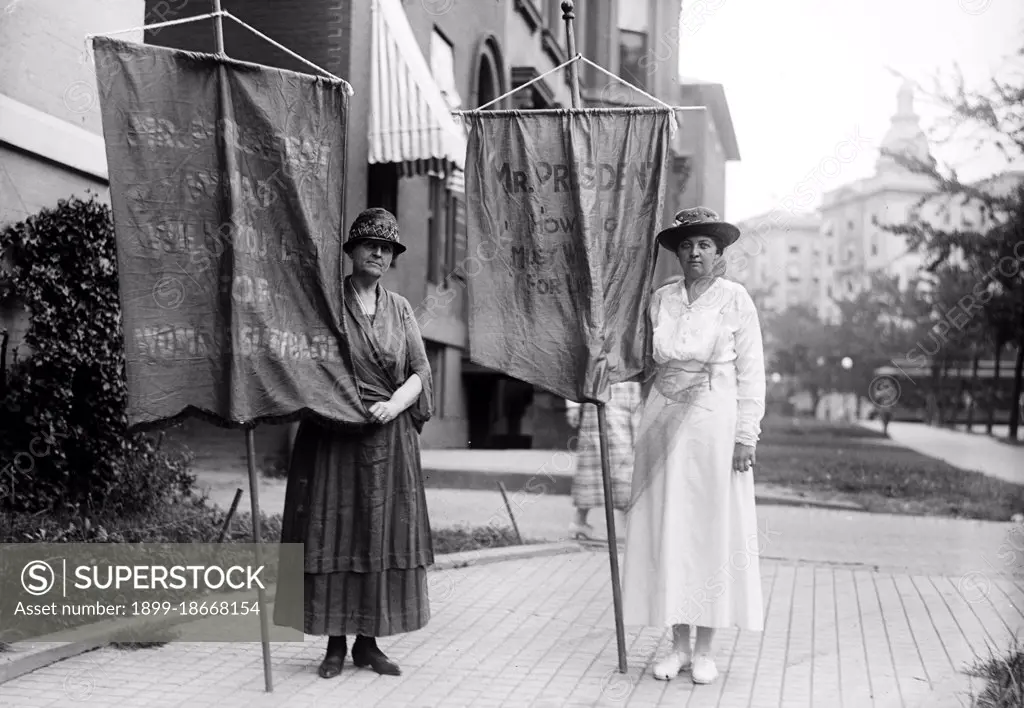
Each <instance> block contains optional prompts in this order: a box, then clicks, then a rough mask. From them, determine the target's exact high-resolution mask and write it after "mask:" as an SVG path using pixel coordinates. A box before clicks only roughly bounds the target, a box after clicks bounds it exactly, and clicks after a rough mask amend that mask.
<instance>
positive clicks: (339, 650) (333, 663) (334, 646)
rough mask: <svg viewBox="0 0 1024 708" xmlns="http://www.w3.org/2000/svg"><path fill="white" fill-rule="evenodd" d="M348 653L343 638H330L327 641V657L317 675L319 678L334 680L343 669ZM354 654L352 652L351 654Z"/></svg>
mask: <svg viewBox="0 0 1024 708" xmlns="http://www.w3.org/2000/svg"><path fill="white" fill-rule="evenodd" d="M347 653H348V646H347V645H346V643H345V637H331V638H329V639H328V640H327V655H326V656H325V657H324V660H323V661H322V662H321V663H320V669H319V670H318V672H317V673H319V674H320V678H325V679H329V678H334V677H335V676H337V675H338V674H340V673H341V670H342V669H343V668H344V667H345V654H347ZM353 653H354V652H353Z"/></svg>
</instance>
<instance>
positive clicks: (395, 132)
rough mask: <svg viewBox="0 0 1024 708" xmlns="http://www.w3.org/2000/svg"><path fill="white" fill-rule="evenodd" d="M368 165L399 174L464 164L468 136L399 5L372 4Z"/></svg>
mask: <svg viewBox="0 0 1024 708" xmlns="http://www.w3.org/2000/svg"><path fill="white" fill-rule="evenodd" d="M372 31H373V36H372V49H371V60H370V61H371V64H372V68H371V78H370V93H371V95H370V135H369V138H370V158H369V161H370V163H371V164H380V163H394V164H397V165H398V166H399V170H400V172H401V174H403V175H412V174H423V173H426V172H428V171H438V172H444V173H447V172H449V171H450V170H451V168H452V167H453V166H454V167H457V168H459V169H462V168H463V167H464V166H465V162H466V133H465V131H464V130H463V128H461V127H460V126H459V125H458V124H457V123H456V122H455V119H454V118H453V117H452V115H451V111H450V109H449V107H448V104H447V102H446V101H445V98H444V96H443V95H442V93H441V89H440V88H439V87H438V85H437V83H436V82H435V81H434V77H433V75H432V74H431V72H430V65H429V64H428V63H427V60H426V58H425V57H424V56H423V52H421V51H420V47H419V44H418V43H417V41H416V36H415V35H414V34H413V31H412V27H411V26H410V25H409V20H408V18H407V17H406V16H405V10H404V9H403V7H402V3H401V0H373V28H372Z"/></svg>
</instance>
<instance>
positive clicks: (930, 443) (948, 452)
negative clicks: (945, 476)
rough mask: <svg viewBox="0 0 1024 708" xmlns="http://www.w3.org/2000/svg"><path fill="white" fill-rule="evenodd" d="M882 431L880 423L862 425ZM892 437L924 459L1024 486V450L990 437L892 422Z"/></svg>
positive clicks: (916, 424)
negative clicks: (927, 458) (928, 458)
mask: <svg viewBox="0 0 1024 708" xmlns="http://www.w3.org/2000/svg"><path fill="white" fill-rule="evenodd" d="M862 424H863V425H864V426H865V427H868V428H871V429H873V430H881V429H882V424H881V423H879V422H877V421H868V422H864V423H862ZM889 437H891V438H892V439H893V440H894V441H895V442H897V443H899V444H900V445H904V446H906V447H909V448H910V449H911V450H916V451H917V452H920V453H921V454H923V455H928V456H930V457H935V458H938V459H940V460H945V461H946V462H948V463H949V464H951V465H953V466H954V467H960V468H962V469H965V470H974V471H977V472H982V473H984V474H987V475H989V476H992V477H997V478H999V479H1003V480H1006V481H1008V482H1016V483H1017V484H1024V447H1022V446H1015V445H1007V444H1005V443H1001V442H999V441H998V440H995V439H993V438H991V437H989V436H988V435H978V434H972V433H967V432H965V431H962V430H950V429H948V428H934V427H932V426H929V425H925V424H923V423H904V422H892V423H890V424H889Z"/></svg>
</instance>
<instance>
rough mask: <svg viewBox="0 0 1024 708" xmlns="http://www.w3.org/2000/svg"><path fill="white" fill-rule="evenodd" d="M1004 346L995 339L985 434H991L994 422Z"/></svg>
mask: <svg viewBox="0 0 1024 708" xmlns="http://www.w3.org/2000/svg"><path fill="white" fill-rule="evenodd" d="M1005 346H1006V342H1004V341H1002V340H997V341H996V363H995V367H994V368H993V371H992V383H991V384H989V390H988V422H987V423H986V424H985V434H986V435H991V434H992V426H993V425H995V422H996V404H997V402H998V400H997V399H998V396H996V392H997V391H998V390H999V373H1000V370H1001V366H1000V365H1001V364H1002V363H1003V347H1005Z"/></svg>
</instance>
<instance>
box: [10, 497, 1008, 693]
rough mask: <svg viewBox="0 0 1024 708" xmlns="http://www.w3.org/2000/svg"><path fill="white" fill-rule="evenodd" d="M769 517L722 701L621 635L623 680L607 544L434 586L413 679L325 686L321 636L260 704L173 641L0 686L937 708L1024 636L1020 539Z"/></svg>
mask: <svg viewBox="0 0 1024 708" xmlns="http://www.w3.org/2000/svg"><path fill="white" fill-rule="evenodd" d="M431 491H434V492H442V493H444V492H446V491H447V493H448V494H449V495H451V494H455V495H457V496H456V497H454V498H450V499H449V501H448V504H449V507H448V508H449V509H450V510H452V511H454V512H456V513H459V514H462V513H465V511H466V509H468V508H470V507H473V506H476V507H481V508H486V506H485V505H483V504H482V503H481V499H480V498H479V497H473V496H472V495H479V494H482V493H481V492H457V491H454V490H452V491H448V490H431ZM465 495H470V496H465ZM492 497H495V498H496V499H497V501H496V502H495V499H494V498H492V500H491V502H492V504H491V507H492V509H497V508H499V506H498V505H500V507H501V508H503V506H504V505H503V503H502V502H501V501H500V496H498V495H492ZM554 502H558V503H561V504H563V505H565V509H564V511H568V510H569V508H568V500H566V499H565V498H557V497H551V498H545V497H540V498H538V499H536V500H534V504H535V507H532V508H534V509H536V512H535V513H537V514H540V515H543V514H551V513H553V512H552V510H553V509H554V507H553V506H551V504H553V503H554ZM545 505H547V506H545ZM530 508H531V507H526V506H524V518H527V517H528V514H529V512H527V511H526V510H527V509H530ZM435 513H437V512H436V510H435ZM479 513H486V512H479ZM758 515H759V520H760V527H761V536H760V541H759V545H760V547H761V548H762V549H763V561H762V575H763V587H764V601H765V607H766V613H767V614H766V616H767V624H766V629H765V632H764V633H763V634H759V633H749V632H738V631H723V632H721V633H720V635H719V637H718V639H717V640H716V646H717V652H718V659H719V664H720V669H721V670H722V672H723V675H722V678H721V679H720V680H719V682H718V683H716V684H715V685H713V686H708V687H694V686H693V684H692V683H691V682H690V681H689V680H688V678H686V677H680V678H678V679H677V680H675V681H673V682H670V683H663V682H659V681H655V680H654V679H653V678H652V677H651V666H652V663H653V662H654V661H655V660H656V659H657V657H659V656H661V655H662V654H663V653H664V652H665V651H667V649H668V638H667V637H666V636H665V633H664V632H662V631H658V630H655V629H647V630H642V631H641V630H640V628H627V630H628V637H627V641H628V647H629V671H628V673H627V674H619V673H618V671H617V659H616V650H615V631H614V619H613V615H612V607H611V588H610V583H609V575H608V567H607V552H606V551H604V550H601V549H598V550H584V551H582V552H581V553H579V554H571V555H568V556H566V555H561V556H554V557H547V558H534V559H526V560H516V561H507V562H503V563H496V564H492V565H482V566H475V567H470V568H463V569H458V570H447V571H434V572H432V573H431V577H430V594H431V603H432V609H433V615H434V616H433V619H432V621H431V623H430V624H429V625H428V627H427V628H426V629H424V630H422V631H420V632H415V633H412V634H409V635H405V636H400V637H396V638H393V639H387V640H382V641H381V644H382V647H383V648H384V649H385V650H386V651H387V652H389V654H391V655H392V656H393V657H394V658H395V659H396V660H397V661H399V662H400V664H401V665H402V666H403V667H404V669H405V674H404V675H403V676H402V677H400V678H390V677H377V676H375V675H373V674H372V673H369V672H367V671H364V670H356V669H355V668H353V667H351V665H349V666H348V668H347V669H346V671H345V673H344V674H343V675H342V676H341V677H339V678H338V679H335V680H332V681H323V680H321V679H319V678H318V677H317V676H316V667H317V664H318V663H319V660H320V658H321V655H322V652H323V648H324V643H323V640H321V639H315V638H307V640H306V642H305V643H303V644H275V645H274V646H273V653H272V657H273V666H274V681H275V692H274V693H273V694H272V695H265V694H264V693H263V690H262V689H263V677H262V659H261V652H260V646H259V645H258V644H255V645H247V644H208V643H207V644H187V643H172V644H169V645H166V646H164V647H162V648H159V649H154V650H142V651H134V652H124V651H119V650H115V649H109V648H108V649H101V650H98V651H96V652H92V653H89V654H85V655H82V656H79V657H76V658H73V659H69V660H66V661H64V662H61V663H59V664H54V665H51V666H49V667H46V668H43V669H40V670H38V671H36V672H33V673H31V674H28V675H26V676H22V677H20V678H18V679H15V680H13V681H11V682H8V683H6V684H3V685H0V706H12V707H13V706H19V707H21V706H24V707H25V708H32V707H44V706H110V705H115V704H117V705H123V706H132V707H133V708H134V707H135V706H186V705H197V706H217V708H230V707H231V706H244V707H245V708H258V707H260V706H284V705H287V706H308V707H310V708H321V707H324V706H338V705H342V706H358V707H359V708H362V707H363V706H367V707H371V706H396V707H397V706H416V707H421V706H437V707H439V708H449V707H452V708H458V707H460V706H481V707H483V708H488V707H490V706H505V705H507V706H529V707H531V708H548V707H551V708H555V707H556V706H557V707H559V708H560V707H561V706H597V705H600V706H640V707H644V706H661V705H664V706H690V707H692V708H700V707H702V706H720V707H722V708H732V707H733V706H744V707H746V708H759V707H761V706H764V707H766V708H767V707H768V706H771V707H772V708H775V707H777V706H805V707H811V708H815V707H818V706H822V707H824V708H832V707H833V706H840V707H841V708H845V707H847V706H849V707H852V708H860V707H861V706H917V705H924V704H925V703H924V702H925V701H927V705H928V706H929V708H943V707H944V706H960V705H966V702H964V701H963V700H961V699H963V692H964V691H965V690H967V689H968V688H969V685H970V684H969V681H968V680H967V679H966V678H965V677H964V676H963V675H962V674H960V673H959V672H960V671H961V670H962V669H963V668H964V667H965V665H966V664H967V663H969V662H971V661H973V659H974V658H975V657H976V656H987V655H988V650H989V649H988V648H989V647H990V646H991V647H997V648H999V649H1000V650H1001V649H1003V648H1005V647H1006V646H1007V645H1008V642H1009V637H1010V635H1011V633H1013V632H1017V631H1020V630H1021V629H1024V568H1022V564H1021V562H1020V560H1021V559H1024V555H1020V554H1021V553H1024V550H1021V551H1018V550H1017V549H1024V526H1018V525H1012V524H1008V523H991V522H976V521H957V520H951V519H936V518H927V517H905V516H891V515H884V514H881V515H880V514H865V513H849V512H841V511H832V510H823V509H801V508H796V507H765V508H761V509H759V511H758ZM538 523H539V522H538ZM558 527H559V528H561V527H562V525H561V523H560V522H559V523H558Z"/></svg>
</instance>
